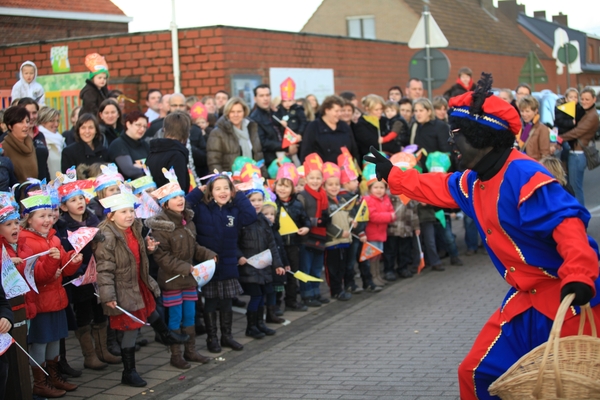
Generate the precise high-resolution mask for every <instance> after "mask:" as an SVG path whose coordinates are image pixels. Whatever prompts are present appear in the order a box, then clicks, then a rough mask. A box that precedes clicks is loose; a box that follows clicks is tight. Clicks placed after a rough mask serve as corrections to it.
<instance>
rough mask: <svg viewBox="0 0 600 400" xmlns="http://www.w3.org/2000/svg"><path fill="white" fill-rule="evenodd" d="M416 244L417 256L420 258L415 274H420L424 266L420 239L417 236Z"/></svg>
mask: <svg viewBox="0 0 600 400" xmlns="http://www.w3.org/2000/svg"><path fill="white" fill-rule="evenodd" d="M417 245H418V246H419V257H421V260H420V261H419V266H418V267H417V274H420V273H421V271H423V268H425V256H424V255H423V248H422V247H421V239H419V237H418V236H417Z"/></svg>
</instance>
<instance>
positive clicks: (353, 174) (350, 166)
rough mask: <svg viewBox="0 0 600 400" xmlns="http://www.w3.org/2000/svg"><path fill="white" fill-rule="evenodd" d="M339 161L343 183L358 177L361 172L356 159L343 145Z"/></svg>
mask: <svg viewBox="0 0 600 400" xmlns="http://www.w3.org/2000/svg"><path fill="white" fill-rule="evenodd" d="M344 150H345V151H344ZM337 163H338V166H339V167H340V172H341V176H340V182H341V183H342V184H344V183H348V182H350V181H353V180H355V179H358V175H359V174H358V171H357V168H356V165H355V163H354V159H353V158H352V155H351V154H350V152H349V151H348V149H347V148H346V147H342V154H340V155H339V156H338V158H337Z"/></svg>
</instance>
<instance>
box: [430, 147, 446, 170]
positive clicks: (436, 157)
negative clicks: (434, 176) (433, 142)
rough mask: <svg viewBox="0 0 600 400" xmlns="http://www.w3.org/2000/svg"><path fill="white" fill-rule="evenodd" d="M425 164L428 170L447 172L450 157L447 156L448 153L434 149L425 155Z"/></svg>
mask: <svg viewBox="0 0 600 400" xmlns="http://www.w3.org/2000/svg"><path fill="white" fill-rule="evenodd" d="M425 166H426V167H427V169H428V170H429V172H448V169H449V168H450V157H449V156H448V153H442V152H440V151H434V152H433V153H429V155H428V156H427V161H425Z"/></svg>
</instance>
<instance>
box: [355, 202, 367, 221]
mask: <svg viewBox="0 0 600 400" xmlns="http://www.w3.org/2000/svg"><path fill="white" fill-rule="evenodd" d="M354 220H355V221H356V222H367V221H368V220H369V207H367V202H366V201H365V200H363V201H362V203H360V207H359V208H358V211H357V212H356V218H354Z"/></svg>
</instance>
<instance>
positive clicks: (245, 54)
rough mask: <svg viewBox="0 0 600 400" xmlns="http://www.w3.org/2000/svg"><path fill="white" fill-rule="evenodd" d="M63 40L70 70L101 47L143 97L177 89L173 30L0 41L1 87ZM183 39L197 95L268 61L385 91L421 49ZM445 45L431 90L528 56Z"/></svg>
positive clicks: (195, 32) (282, 36)
mask: <svg viewBox="0 0 600 400" xmlns="http://www.w3.org/2000/svg"><path fill="white" fill-rule="evenodd" d="M60 45H68V46H69V60H70V62H71V70H72V71H73V72H82V71H86V67H85V66H84V64H83V61H84V57H85V55H86V54H88V53H91V52H98V53H100V54H102V55H104V56H105V57H106V60H107V62H108V63H109V68H110V71H111V78H117V77H118V78H120V79H126V78H136V77H137V78H139V80H140V83H139V91H138V93H139V99H140V100H142V103H143V99H144V97H145V95H146V92H147V91H148V89H150V88H158V89H161V90H163V91H164V92H169V91H172V90H173V68H172V60H171V34H170V32H168V31H162V32H144V33H133V34H124V35H111V36H105V37H96V38H80V39H72V40H69V39H65V40H58V41H56V42H53V43H52V44H34V45H23V46H18V45H15V46H3V47H2V46H0V66H2V68H0V89H10V88H11V87H12V85H13V84H14V76H15V71H16V70H17V69H18V67H19V65H20V64H21V63H22V62H23V61H25V60H28V59H30V60H33V61H35V62H36V63H37V65H38V68H39V74H40V75H47V74H51V66H50V62H49V57H50V48H51V47H52V46H60ZM179 45H180V50H179V54H180V65H181V87H182V91H183V93H184V94H185V95H192V94H193V95H197V96H199V97H201V96H204V95H206V94H213V93H215V92H216V91H218V90H220V89H225V90H227V91H230V89H231V85H230V76H231V75H233V74H257V75H260V76H262V77H263V80H264V82H266V83H268V79H269V68H270V67H294V68H303V67H304V68H332V69H334V71H335V72H334V76H335V88H336V91H337V92H338V93H339V92H341V91H344V90H351V91H354V92H355V93H356V94H357V95H358V96H359V97H360V96H364V95H366V94H368V93H378V94H381V95H386V94H387V89H388V88H389V87H390V86H393V85H399V86H401V87H404V86H405V84H406V82H407V81H408V79H409V76H408V63H409V60H410V58H411V57H412V55H413V54H414V53H416V50H411V49H409V48H408V47H407V46H406V45H405V44H397V43H388V42H378V41H365V40H353V39H348V38H336V37H324V36H316V35H307V34H295V33H283V32H272V31H261V30H252V29H238V28H229V27H212V28H195V29H185V30H181V31H180V32H179ZM442 51H443V52H444V53H446V54H447V55H448V57H449V59H450V62H451V72H450V76H449V78H448V81H447V82H446V84H445V85H443V86H442V88H440V89H438V90H436V91H434V94H441V93H443V92H444V91H445V90H446V89H447V88H448V87H450V86H451V85H452V84H453V83H454V81H455V77H456V72H457V71H458V69H459V68H460V67H463V66H469V67H470V68H471V69H472V70H473V71H474V73H475V75H476V76H478V75H479V73H480V72H481V71H486V72H492V73H493V74H494V86H495V87H509V88H514V87H515V86H516V85H517V84H518V82H519V80H518V76H519V72H520V70H521V68H522V66H523V64H524V63H525V58H524V57H511V56H504V55H497V54H483V53H475V52H465V51H457V50H447V49H442ZM542 63H543V64H544V67H545V68H546V71H547V72H548V75H549V77H550V83H549V84H548V85H545V86H542V85H538V86H536V89H537V90H541V89H544V88H549V89H555V88H556V77H555V75H554V73H553V71H554V68H553V67H552V63H553V62H552V60H542ZM82 86H83V83H82ZM136 100H138V99H136Z"/></svg>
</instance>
